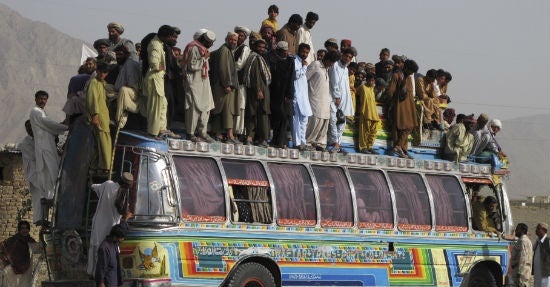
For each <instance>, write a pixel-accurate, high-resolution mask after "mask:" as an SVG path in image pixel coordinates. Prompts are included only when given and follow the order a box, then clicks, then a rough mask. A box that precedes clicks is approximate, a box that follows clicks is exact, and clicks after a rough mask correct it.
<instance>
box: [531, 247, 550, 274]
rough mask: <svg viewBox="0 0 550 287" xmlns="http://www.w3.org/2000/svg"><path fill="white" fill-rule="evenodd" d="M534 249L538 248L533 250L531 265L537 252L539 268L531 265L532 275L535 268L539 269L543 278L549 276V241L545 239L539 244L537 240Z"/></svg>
mask: <svg viewBox="0 0 550 287" xmlns="http://www.w3.org/2000/svg"><path fill="white" fill-rule="evenodd" d="M536 248H538V250H535V253H533V263H534V260H535V259H534V258H535V256H536V253H537V252H538V253H539V254H540V264H541V266H535V265H533V271H532V273H533V274H534V269H535V268H540V270H541V275H542V276H543V277H548V276H550V239H549V238H548V237H546V238H545V239H544V241H543V242H542V243H540V240H538V239H537V242H536V243H535V247H534V249H536Z"/></svg>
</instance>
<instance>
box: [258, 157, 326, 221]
mask: <svg viewBox="0 0 550 287" xmlns="http://www.w3.org/2000/svg"><path fill="white" fill-rule="evenodd" d="M268 167H269V171H270V173H271V177H272V178H273V185H274V187H275V195H276V197H277V223H279V224H281V225H306V226H308V225H309V226H312V225H315V223H316V219H317V216H316V214H315V193H314V191H313V184H312V183H311V178H310V177H309V173H308V172H307V170H306V167H305V166H303V165H299V164H280V163H269V164H268Z"/></svg>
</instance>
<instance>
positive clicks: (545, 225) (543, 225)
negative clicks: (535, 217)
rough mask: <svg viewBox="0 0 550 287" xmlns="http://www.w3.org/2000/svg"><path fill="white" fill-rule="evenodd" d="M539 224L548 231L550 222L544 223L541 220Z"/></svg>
mask: <svg viewBox="0 0 550 287" xmlns="http://www.w3.org/2000/svg"><path fill="white" fill-rule="evenodd" d="M538 226H540V227H541V228H543V229H545V230H546V231H548V223H544V222H541V223H539V224H538Z"/></svg>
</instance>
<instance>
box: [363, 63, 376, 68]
mask: <svg viewBox="0 0 550 287" xmlns="http://www.w3.org/2000/svg"><path fill="white" fill-rule="evenodd" d="M374 68H375V66H374V64H373V63H367V65H366V66H365V69H374Z"/></svg>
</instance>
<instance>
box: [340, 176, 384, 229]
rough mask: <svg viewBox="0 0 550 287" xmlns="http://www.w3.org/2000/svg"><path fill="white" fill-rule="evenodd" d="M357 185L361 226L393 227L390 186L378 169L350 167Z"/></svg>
mask: <svg viewBox="0 0 550 287" xmlns="http://www.w3.org/2000/svg"><path fill="white" fill-rule="evenodd" d="M349 173H350V175H351V181H352V182H353V186H354V187H355V196H356V199H357V216H358V222H359V227H360V228H375V229H392V228H393V209H392V202H391V195H390V188H389V187H388V184H387V182H386V179H385V178H384V174H383V173H382V172H381V171H377V170H365V169H350V170H349Z"/></svg>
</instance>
